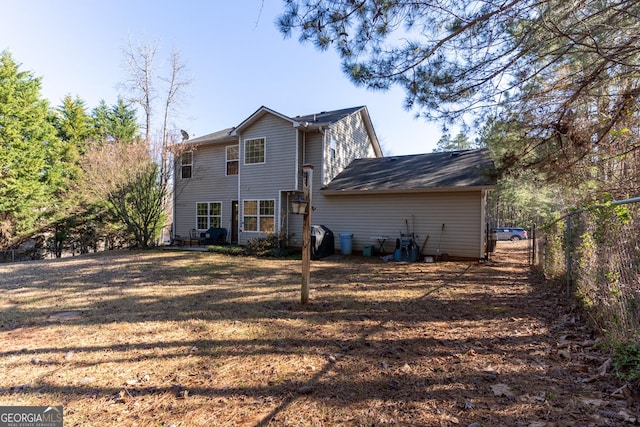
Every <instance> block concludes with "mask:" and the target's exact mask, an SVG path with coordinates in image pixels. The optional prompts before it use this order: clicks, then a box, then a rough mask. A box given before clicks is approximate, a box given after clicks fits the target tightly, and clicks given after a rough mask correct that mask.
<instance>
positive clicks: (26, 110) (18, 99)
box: [0, 51, 65, 249]
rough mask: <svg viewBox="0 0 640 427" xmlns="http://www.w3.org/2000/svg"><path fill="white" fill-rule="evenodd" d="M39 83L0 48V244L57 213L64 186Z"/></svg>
mask: <svg viewBox="0 0 640 427" xmlns="http://www.w3.org/2000/svg"><path fill="white" fill-rule="evenodd" d="M40 90H41V82H40V79H39V78H36V77H34V76H33V74H32V73H31V72H27V71H21V70H20V69H19V66H18V64H17V63H16V62H15V61H14V59H13V57H12V56H11V54H10V53H9V52H8V51H3V52H1V53H0V249H1V248H7V247H12V246H15V245H17V244H19V243H20V242H21V241H23V240H25V239H27V238H28V237H29V236H31V235H32V233H33V231H34V230H37V229H39V228H41V227H42V226H43V225H44V224H45V223H46V221H47V218H48V217H50V216H51V215H55V214H56V208H57V206H58V201H57V199H56V195H57V194H59V190H60V189H61V188H63V187H64V186H65V178H64V173H63V169H64V166H63V163H62V162H61V154H62V151H63V147H62V145H61V141H60V140H59V138H58V137H57V135H56V129H55V127H54V125H53V117H52V113H51V111H50V109H49V105H48V103H47V101H46V100H45V99H43V98H42V97H41V94H40Z"/></svg>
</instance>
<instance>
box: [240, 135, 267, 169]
mask: <svg viewBox="0 0 640 427" xmlns="http://www.w3.org/2000/svg"><path fill="white" fill-rule="evenodd" d="M256 139H261V140H263V141H264V161H262V162H254V163H247V142H249V141H254V140H256ZM238 154H239V153H238ZM242 159H243V164H244V165H245V166H250V165H263V164H265V163H267V138H266V137H264V136H258V137H255V138H246V139H245V140H244V145H243V150H242Z"/></svg>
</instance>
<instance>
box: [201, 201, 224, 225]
mask: <svg viewBox="0 0 640 427" xmlns="http://www.w3.org/2000/svg"><path fill="white" fill-rule="evenodd" d="M203 203H206V204H207V224H208V227H207V228H198V217H200V216H203V215H198V205H200V204H203ZM216 203H217V204H219V205H220V227H222V212H224V211H223V210H222V209H223V207H224V206H223V204H222V202H216V201H214V202H196V224H195V229H196V230H198V231H207V230H208V229H210V228H211V215H209V214H208V212H209V205H212V204H216Z"/></svg>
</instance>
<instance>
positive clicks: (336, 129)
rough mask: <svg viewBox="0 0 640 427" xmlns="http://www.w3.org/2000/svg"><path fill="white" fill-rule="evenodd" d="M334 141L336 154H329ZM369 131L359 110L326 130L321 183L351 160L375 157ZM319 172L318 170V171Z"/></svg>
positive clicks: (332, 176) (328, 180)
mask: <svg viewBox="0 0 640 427" xmlns="http://www.w3.org/2000/svg"><path fill="white" fill-rule="evenodd" d="M332 141H335V148H336V155H335V158H332V156H331V144H332ZM371 144H372V142H371V139H370V138H369V133H368V132H367V128H366V127H365V124H364V121H363V120H362V115H361V113H360V112H357V113H355V114H352V115H350V116H348V117H345V118H344V119H342V120H340V121H338V122H336V123H334V124H333V125H331V127H330V128H329V129H328V130H327V132H326V135H325V146H324V159H325V161H324V163H323V164H322V171H321V173H322V181H321V182H322V184H323V185H325V184H328V183H329V182H330V181H331V180H332V179H333V178H334V177H335V176H336V175H338V174H339V173H340V172H342V171H343V170H344V168H346V167H347V166H348V165H349V164H350V163H351V162H352V161H353V160H355V159H362V158H368V157H375V152H374V150H373V146H372V145H371ZM319 172H320V171H319Z"/></svg>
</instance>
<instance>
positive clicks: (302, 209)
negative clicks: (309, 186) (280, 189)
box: [291, 194, 309, 215]
mask: <svg viewBox="0 0 640 427" xmlns="http://www.w3.org/2000/svg"><path fill="white" fill-rule="evenodd" d="M308 205H309V202H308V201H306V200H305V199H304V197H302V196H301V195H299V194H298V195H297V196H296V197H295V198H293V199H292V200H291V210H292V212H293V213H294V214H298V215H304V214H306V213H307V206H308Z"/></svg>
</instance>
